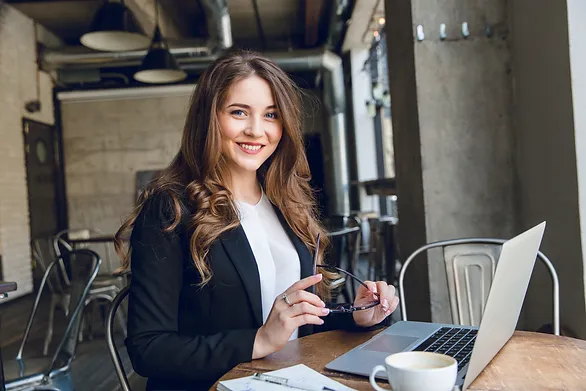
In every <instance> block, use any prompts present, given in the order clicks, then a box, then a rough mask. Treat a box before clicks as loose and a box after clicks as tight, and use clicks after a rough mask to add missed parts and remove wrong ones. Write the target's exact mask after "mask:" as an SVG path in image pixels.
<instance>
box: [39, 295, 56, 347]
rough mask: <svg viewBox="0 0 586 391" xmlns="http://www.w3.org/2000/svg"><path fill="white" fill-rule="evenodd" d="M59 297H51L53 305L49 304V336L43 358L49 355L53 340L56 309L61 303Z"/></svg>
mask: <svg viewBox="0 0 586 391" xmlns="http://www.w3.org/2000/svg"><path fill="white" fill-rule="evenodd" d="M59 300H60V299H59V298H58V297H57V295H51V304H49V325H48V326H47V334H45V343H44V344H43V356H46V355H47V354H49V345H50V344H51V340H52V339H53V321H54V319H55V308H56V307H57V304H58V303H59Z"/></svg>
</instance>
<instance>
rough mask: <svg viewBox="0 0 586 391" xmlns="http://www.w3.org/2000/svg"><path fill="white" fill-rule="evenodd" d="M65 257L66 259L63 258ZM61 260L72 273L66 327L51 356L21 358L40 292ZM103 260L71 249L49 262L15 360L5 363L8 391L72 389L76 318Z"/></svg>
mask: <svg viewBox="0 0 586 391" xmlns="http://www.w3.org/2000/svg"><path fill="white" fill-rule="evenodd" d="M65 258H67V259H65ZM60 261H63V262H65V261H67V263H68V264H69V266H70V269H71V271H72V274H71V280H70V282H71V301H70V305H69V307H70V308H69V312H68V313H69V316H68V318H69V319H68V322H67V327H66V329H65V332H64V334H63V337H62V339H61V341H60V342H59V345H58V347H57V349H56V350H55V352H54V353H53V356H52V357H44V356H43V357H38V358H26V359H25V358H23V352H24V346H25V344H26V341H27V339H28V337H29V333H30V331H31V327H32V324H33V321H34V318H35V315H36V313H37V309H38V307H39V302H40V299H41V295H42V294H43V289H44V287H45V285H47V281H48V280H49V275H50V273H51V272H52V271H53V269H54V267H55V266H56V265H57V264H58V263H59V262H60ZM101 262H102V260H101V258H100V256H99V255H98V254H96V253H95V252H94V251H91V250H87V249H81V250H74V251H72V252H70V253H67V254H65V255H64V256H61V257H60V258H59V259H57V260H55V261H53V262H51V264H50V265H49V266H48V267H47V270H46V271H45V273H44V275H43V279H42V280H41V284H40V287H39V291H38V293H37V296H36V298H35V302H34V304H33V308H32V311H31V314H30V317H29V320H28V323H27V326H26V329H25V332H24V336H23V338H22V341H21V343H20V347H19V349H18V353H17V355H16V360H14V361H6V362H5V363H4V373H5V378H6V379H7V380H6V389H7V390H22V389H29V390H30V389H50V390H59V391H69V390H73V381H72V378H71V361H72V360H73V357H74V353H75V347H76V341H77V338H76V334H77V328H78V327H79V316H80V313H81V311H82V309H83V307H84V302H85V298H86V297H87V295H88V293H89V290H90V285H91V283H92V282H93V280H94V279H95V278H96V276H97V274H98V270H99V268H100V264H101Z"/></svg>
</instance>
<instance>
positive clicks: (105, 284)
mask: <svg viewBox="0 0 586 391" xmlns="http://www.w3.org/2000/svg"><path fill="white" fill-rule="evenodd" d="M99 234H101V232H100V231H98V230H93V229H79V230H63V231H61V232H59V233H58V234H57V235H55V237H54V239H53V248H54V250H55V253H56V254H57V256H59V255H60V254H61V252H62V251H63V250H65V251H71V250H72V249H73V248H74V247H73V246H72V245H71V244H70V243H69V241H68V240H67V239H74V238H75V239H90V238H91V237H92V235H99ZM66 238H67V239H66ZM103 245H104V250H105V254H106V265H107V267H106V268H105V270H103V269H104V268H102V269H101V270H100V273H99V274H98V276H97V277H96V279H95V281H94V282H93V284H92V287H91V289H90V292H89V295H88V297H87V299H86V303H85V306H86V307H89V306H90V305H91V304H93V303H94V302H96V301H98V300H107V301H108V302H111V301H112V300H114V297H115V296H116V295H117V294H118V292H120V290H121V289H122V287H123V286H125V285H126V283H125V280H124V278H123V277H121V276H114V275H112V272H113V271H114V269H115V268H114V267H112V265H111V262H110V255H109V246H108V245H106V244H103ZM83 248H87V246H84V247H83ZM94 251H95V249H94ZM60 266H61V272H62V275H63V280H64V281H65V283H67V279H68V278H67V270H66V269H65V267H64V265H63V264H61V265H60ZM104 271H105V272H104ZM118 318H119V320H120V324H121V325H124V332H125V333H126V327H125V325H126V320H125V316H124V314H123V313H122V312H119V313H118ZM91 326H92V324H91V322H88V323H87V327H88V328H89V336H90V339H91V337H92V330H91ZM85 327H86V321H85V317H84V316H82V325H81V327H80V332H79V341H80V342H82V341H83V330H84V329H85Z"/></svg>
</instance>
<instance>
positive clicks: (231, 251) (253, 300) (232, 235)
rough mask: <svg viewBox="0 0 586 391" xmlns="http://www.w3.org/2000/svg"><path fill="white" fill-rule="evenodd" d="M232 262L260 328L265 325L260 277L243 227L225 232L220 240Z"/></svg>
mask: <svg viewBox="0 0 586 391" xmlns="http://www.w3.org/2000/svg"><path fill="white" fill-rule="evenodd" d="M220 240H221V242H222V245H223V246H224V249H225V250H226V252H227V253H228V256H229V257H230V260H231V261H232V263H233V264H234V266H235V267H236V270H237V271H238V274H240V278H241V279H242V284H243V285H244V289H246V293H247V294H248V298H249V300H250V304H251V306H252V312H253V314H254V317H255V319H256V321H257V323H258V326H259V327H260V326H261V325H262V324H263V318H262V299H261V292H260V277H259V272H258V266H257V264H256V259H255V258H254V253H253V252H252V249H251V248H250V244H249V243H248V239H247V238H246V234H245V233H244V229H243V228H242V226H241V225H239V226H238V227H236V228H234V229H232V230H230V231H227V232H225V233H224V234H222V236H221V238H220Z"/></svg>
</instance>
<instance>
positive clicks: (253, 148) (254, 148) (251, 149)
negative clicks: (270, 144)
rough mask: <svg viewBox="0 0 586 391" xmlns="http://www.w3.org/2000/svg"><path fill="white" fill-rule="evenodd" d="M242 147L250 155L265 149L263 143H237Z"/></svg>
mask: <svg viewBox="0 0 586 391" xmlns="http://www.w3.org/2000/svg"><path fill="white" fill-rule="evenodd" d="M237 144H238V146H239V147H240V149H241V150H242V151H244V152H246V153H247V154H249V155H256V154H257V153H259V152H260V151H261V149H263V147H264V145H262V144H248V143H237Z"/></svg>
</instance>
